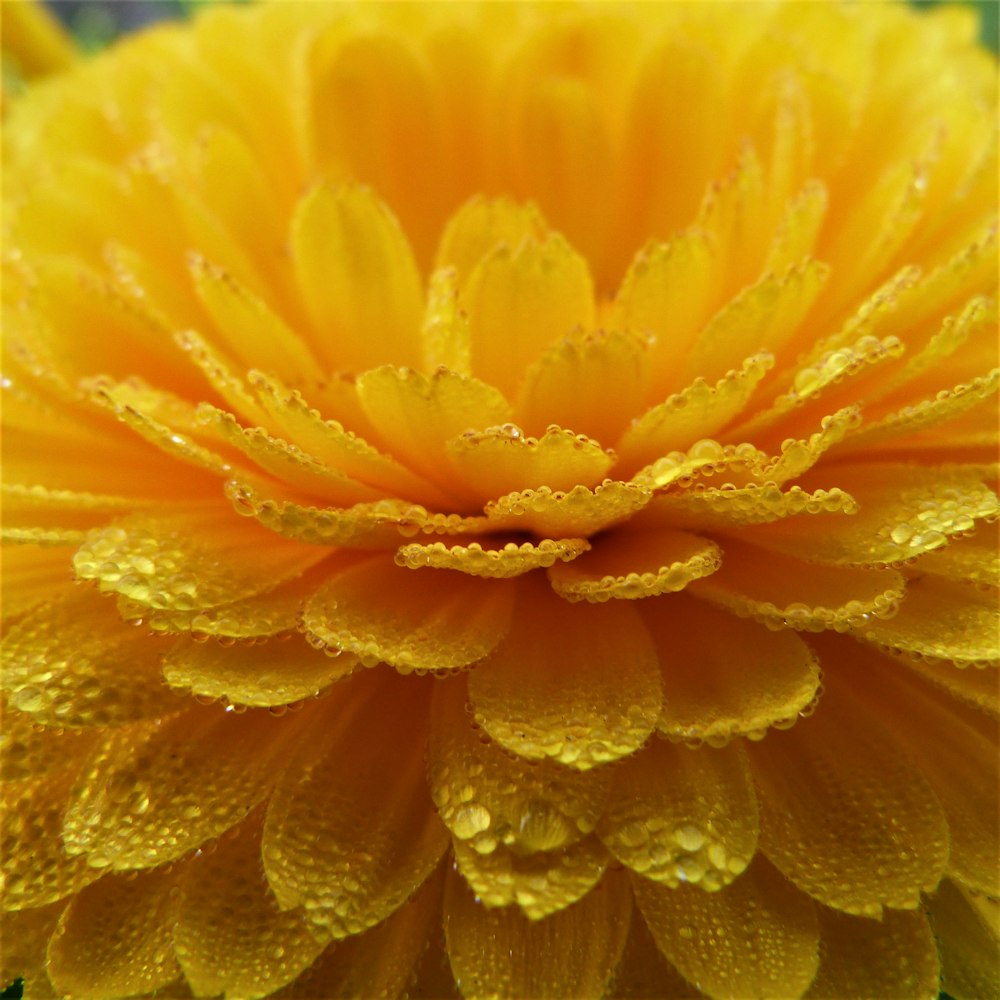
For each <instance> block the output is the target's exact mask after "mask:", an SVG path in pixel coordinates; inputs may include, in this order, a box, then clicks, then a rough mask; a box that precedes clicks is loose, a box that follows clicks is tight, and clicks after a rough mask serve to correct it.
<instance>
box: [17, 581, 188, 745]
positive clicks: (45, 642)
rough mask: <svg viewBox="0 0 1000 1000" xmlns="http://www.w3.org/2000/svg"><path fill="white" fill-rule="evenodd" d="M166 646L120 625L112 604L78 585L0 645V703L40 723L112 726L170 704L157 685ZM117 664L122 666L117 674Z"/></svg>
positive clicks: (20, 624)
mask: <svg viewBox="0 0 1000 1000" xmlns="http://www.w3.org/2000/svg"><path fill="white" fill-rule="evenodd" d="M164 652H166V647H165V646H164V645H163V644H162V643H158V642H154V641H152V640H151V639H150V637H149V636H148V635H143V634H142V633H141V632H139V630H138V629H135V628H130V627H128V626H127V625H124V624H122V622H121V621H120V619H119V618H118V615H117V614H116V612H115V608H114V605H113V602H111V601H108V600H106V599H105V598H102V597H100V596H99V595H97V594H95V593H94V592H93V591H91V590H89V589H87V590H84V589H82V588H78V589H77V590H76V591H75V592H71V593H70V594H69V595H68V596H66V597H64V598H63V599H62V600H60V601H58V602H56V603H54V604H49V605H43V606H42V607H41V608H39V609H37V610H35V611H33V612H31V613H30V614H29V615H28V616H27V617H25V618H22V619H21V620H20V621H18V622H17V624H16V625H15V626H14V627H13V628H11V629H10V630H9V631H8V632H7V635H6V637H5V639H4V643H3V691H4V695H5V696H6V699H7V702H8V704H9V705H10V706H11V707H12V708H13V709H15V710H16V711H18V712H25V713H27V714H28V715H30V716H31V718H32V719H33V720H34V721H35V722H36V723H38V724H40V725H45V726H57V727H68V728H77V727H79V728H88V727H102V726H119V725H122V724H124V723H128V722H133V721H135V720H136V719H144V718H150V717H153V716H158V715H165V714H168V713H170V712H172V711H175V710H176V708H177V703H176V699H175V698H173V697H172V696H171V694H170V692H169V691H168V690H167V689H166V688H165V687H164V684H163V676H162V674H161V672H160V663H161V660H162V659H163V654H164ZM122 663H128V665H129V671H128V674H127V675H125V676H123V675H122V671H121V665H122Z"/></svg>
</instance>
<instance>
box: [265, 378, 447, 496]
mask: <svg viewBox="0 0 1000 1000" xmlns="http://www.w3.org/2000/svg"><path fill="white" fill-rule="evenodd" d="M249 381H250V384H251V385H252V386H253V387H254V389H255V390H256V392H257V396H258V397H259V399H260V402H261V405H262V407H263V408H264V410H265V411H266V412H267V413H268V415H269V416H270V418H271V419H272V420H273V421H274V422H275V424H276V425H277V426H278V427H279V428H280V429H281V431H282V432H283V433H284V434H285V435H286V438H287V440H289V441H294V442H295V444H296V446H297V447H299V448H302V449H303V450H304V451H306V452H308V453H309V454H311V455H313V456H315V458H316V459H317V460H318V461H319V462H320V463H322V464H323V465H325V466H327V467H328V468H331V469H334V470H336V471H337V472H340V473H342V474H343V475H345V476H349V477H350V478H351V479H355V480H358V481H359V482H362V483H365V484H367V485H368V486H374V487H376V488H378V489H380V490H383V491H385V492H386V493H388V494H390V495H391V496H398V497H406V498H407V499H412V500H417V501H419V502H420V503H430V504H434V505H442V504H447V502H448V499H447V495H446V494H443V493H442V492H441V491H440V490H436V489H435V488H434V487H432V486H431V485H430V484H429V483H427V482H425V481H424V480H422V479H420V478H419V477H418V476H415V475H414V474H413V473H412V472H411V471H410V470H409V469H407V468H406V466H404V465H402V464H401V463H399V462H397V461H396V460H395V459H393V458H390V457H389V456H388V455H384V454H382V453H381V452H380V451H379V450H378V449H377V448H375V447H373V446H372V445H370V444H369V443H368V442H367V441H365V440H364V439H363V438H361V437H358V436H357V435H356V434H354V433H352V432H351V431H348V430H346V429H345V428H344V426H343V424H341V423H340V422H339V421H337V420H325V419H323V417H322V416H321V415H320V413H319V411H318V410H315V409H313V408H312V407H311V406H310V405H309V404H308V403H307V402H306V400H305V399H304V398H303V397H302V396H301V394H300V393H299V392H298V391H297V390H295V389H290V388H288V386H286V385H285V384H284V383H282V382H281V381H279V380H278V379H276V378H273V377H271V376H270V375H265V374H263V373H262V372H259V371H252V372H250V375H249Z"/></svg>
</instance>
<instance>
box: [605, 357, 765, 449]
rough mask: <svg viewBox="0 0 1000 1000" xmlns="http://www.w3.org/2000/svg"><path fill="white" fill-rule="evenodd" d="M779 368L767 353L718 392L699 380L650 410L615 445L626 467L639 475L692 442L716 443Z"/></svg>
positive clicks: (723, 381)
mask: <svg viewBox="0 0 1000 1000" xmlns="http://www.w3.org/2000/svg"><path fill="white" fill-rule="evenodd" d="M773 365H774V357H773V355H771V354H770V353H768V352H766V351H762V352H760V353H758V354H755V355H753V356H751V357H749V358H747V359H746V361H744V362H743V366H742V368H740V369H738V370H737V369H731V370H730V371H728V372H726V374H725V375H723V376H722V378H720V379H719V380H718V381H717V382H716V383H715V385H714V386H713V385H710V384H709V383H708V382H707V381H706V380H705V379H704V378H701V377H700V376H699V377H698V378H696V379H695V380H694V381H693V382H692V383H691V384H690V385H688V386H687V387H686V388H684V389H682V390H681V391H680V392H677V393H674V394H673V395H671V396H669V397H668V398H667V399H666V400H664V402H662V403H659V404H657V405H656V406H654V407H652V409H649V410H647V411H646V412H645V413H644V414H643V415H642V416H641V417H639V418H638V419H634V420H633V421H632V423H631V424H630V425H629V427H628V429H627V430H626V431H625V433H624V434H623V435H622V437H621V439H620V440H619V441H618V443H617V444H616V445H615V450H616V451H617V453H618V456H619V458H620V460H621V462H622V463H623V465H624V467H626V468H629V469H637V468H639V467H641V466H643V465H647V464H649V463H650V462H652V461H654V460H655V459H657V458H661V457H662V456H664V455H667V454H668V453H670V452H671V451H675V450H676V449H678V448H682V447H684V446H685V445H687V444H688V443H689V442H691V441H699V440H701V439H702V438H707V437H711V436H712V435H713V434H715V433H716V431H719V430H721V429H722V428H723V427H725V426H726V425H727V424H728V423H730V422H731V421H732V420H733V419H734V418H735V417H736V416H737V415H738V414H740V413H741V412H742V411H743V408H744V407H745V406H746V405H747V403H748V402H749V400H750V397H751V396H752V395H753V393H754V390H755V389H756V388H757V386H758V385H759V384H760V381H761V379H763V377H764V376H765V375H766V374H767V372H768V371H769V370H770V369H771V368H772V367H773ZM618 398H628V397H625V396H620V397H618Z"/></svg>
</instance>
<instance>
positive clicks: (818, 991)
mask: <svg viewBox="0 0 1000 1000" xmlns="http://www.w3.org/2000/svg"><path fill="white" fill-rule="evenodd" d="M816 910H817V913H818V914H819V933H820V938H821V939H822V941H823V953H822V960H821V961H820V966H819V972H818V973H817V974H816V978H815V979H814V980H813V984H812V986H811V987H810V988H809V990H808V992H807V993H806V997H807V998H808V1000H843V998H844V997H854V996H858V997H860V996H864V997H871V998H872V1000H898V998H899V997H914V998H920V1000H937V997H938V995H939V987H940V979H941V970H940V967H939V962H938V954H937V944H936V943H935V941H934V935H933V934H932V933H931V928H930V925H929V924H928V922H927V917H925V916H924V914H923V913H920V912H906V911H901V910H888V911H887V912H886V913H885V915H884V916H883V917H882V919H881V920H866V919H863V918H861V917H849V916H847V915H846V914H843V913H838V912H837V911H836V910H830V909H828V908H827V907H825V906H818V907H816Z"/></svg>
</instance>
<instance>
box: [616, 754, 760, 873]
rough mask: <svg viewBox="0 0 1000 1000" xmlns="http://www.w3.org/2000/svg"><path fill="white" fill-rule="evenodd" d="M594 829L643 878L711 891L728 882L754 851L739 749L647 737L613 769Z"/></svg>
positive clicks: (748, 785)
mask: <svg viewBox="0 0 1000 1000" xmlns="http://www.w3.org/2000/svg"><path fill="white" fill-rule="evenodd" d="M597 832H598V835H599V836H600V838H601V840H602V841H603V842H604V844H605V846H606V847H607V848H608V850H610V851H611V853H612V854H613V855H614V856H615V857H616V858H617V859H618V860H619V861H621V862H622V863H623V864H625V865H628V867H629V868H630V869H631V870H632V871H634V872H638V873H639V874H640V875H643V876H644V877H645V878H648V879H652V880H653V881H655V882H660V883H662V884H664V885H667V886H670V887H671V888H674V889H676V888H677V887H678V886H679V885H680V884H681V883H682V882H684V883H691V884H695V885H698V886H700V887H701V888H702V889H704V890H706V891H708V892H714V891H715V890H717V889H719V888H721V887H722V886H724V885H728V884H729V883H730V882H732V881H733V879H734V878H736V877H737V876H738V875H741V874H742V873H743V871H744V870H745V869H746V867H747V865H748V864H749V863H750V859H751V858H752V857H753V856H754V853H755V852H756V850H757V832H758V826H757V798H756V796H755V794H754V790H753V782H752V779H751V776H750V767H749V765H748V764H747V760H746V755H745V754H744V752H743V749H742V747H740V746H733V747H727V748H726V749H724V750H715V749H711V748H700V749H697V750H691V749H689V748H687V747H681V746H672V745H671V744H669V743H666V742H665V741H663V740H653V741H651V743H650V745H649V746H648V747H645V748H643V749H642V750H640V751H639V753H637V754H636V755H635V756H633V757H631V758H629V759H628V760H627V761H624V762H623V763H622V764H621V765H619V767H618V768H616V770H615V774H614V784H613V786H612V790H611V797H610V799H609V800H608V806H607V810H606V811H605V813H604V816H603V817H602V818H601V822H600V825H599V827H598V831H597Z"/></svg>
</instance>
